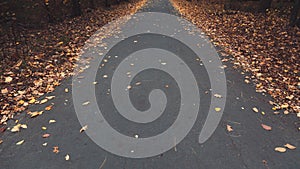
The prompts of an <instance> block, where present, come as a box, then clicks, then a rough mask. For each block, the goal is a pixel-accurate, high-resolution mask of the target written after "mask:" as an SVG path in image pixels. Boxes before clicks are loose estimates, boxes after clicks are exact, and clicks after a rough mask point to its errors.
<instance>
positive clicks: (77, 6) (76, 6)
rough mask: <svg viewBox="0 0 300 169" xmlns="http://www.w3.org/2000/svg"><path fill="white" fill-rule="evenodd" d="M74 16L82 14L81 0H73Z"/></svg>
mask: <svg viewBox="0 0 300 169" xmlns="http://www.w3.org/2000/svg"><path fill="white" fill-rule="evenodd" d="M71 2H72V16H73V17H76V16H80V15H81V13H82V12H81V9H80V0H72V1H71Z"/></svg>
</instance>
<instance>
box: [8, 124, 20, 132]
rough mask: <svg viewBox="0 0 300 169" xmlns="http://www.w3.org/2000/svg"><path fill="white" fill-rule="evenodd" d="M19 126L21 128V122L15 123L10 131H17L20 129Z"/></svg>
mask: <svg viewBox="0 0 300 169" xmlns="http://www.w3.org/2000/svg"><path fill="white" fill-rule="evenodd" d="M20 128H21V124H17V125H15V126H14V127H13V128H12V129H11V130H10V131H11V132H13V133H14V132H18V131H20Z"/></svg>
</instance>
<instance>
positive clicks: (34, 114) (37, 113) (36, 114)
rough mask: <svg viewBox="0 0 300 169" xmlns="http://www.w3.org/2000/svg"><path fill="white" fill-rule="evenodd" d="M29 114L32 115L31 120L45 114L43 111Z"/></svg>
mask: <svg viewBox="0 0 300 169" xmlns="http://www.w3.org/2000/svg"><path fill="white" fill-rule="evenodd" d="M28 114H29V115H30V117H31V118H33V117H36V116H39V115H41V114H43V111H35V112H28Z"/></svg>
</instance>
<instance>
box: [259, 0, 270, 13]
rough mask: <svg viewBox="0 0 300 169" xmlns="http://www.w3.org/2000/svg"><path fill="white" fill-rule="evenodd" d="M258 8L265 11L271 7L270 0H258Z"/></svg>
mask: <svg viewBox="0 0 300 169" xmlns="http://www.w3.org/2000/svg"><path fill="white" fill-rule="evenodd" d="M259 3H260V8H261V10H262V11H266V10H267V9H269V8H271V4H272V0H260V2H259Z"/></svg>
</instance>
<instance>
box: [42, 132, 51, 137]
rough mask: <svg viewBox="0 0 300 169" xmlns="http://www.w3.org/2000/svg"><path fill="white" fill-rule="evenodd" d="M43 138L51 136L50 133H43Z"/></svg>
mask: <svg viewBox="0 0 300 169" xmlns="http://www.w3.org/2000/svg"><path fill="white" fill-rule="evenodd" d="M42 137H43V138H48V137H50V134H48V133H46V134H43V136H42Z"/></svg>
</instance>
